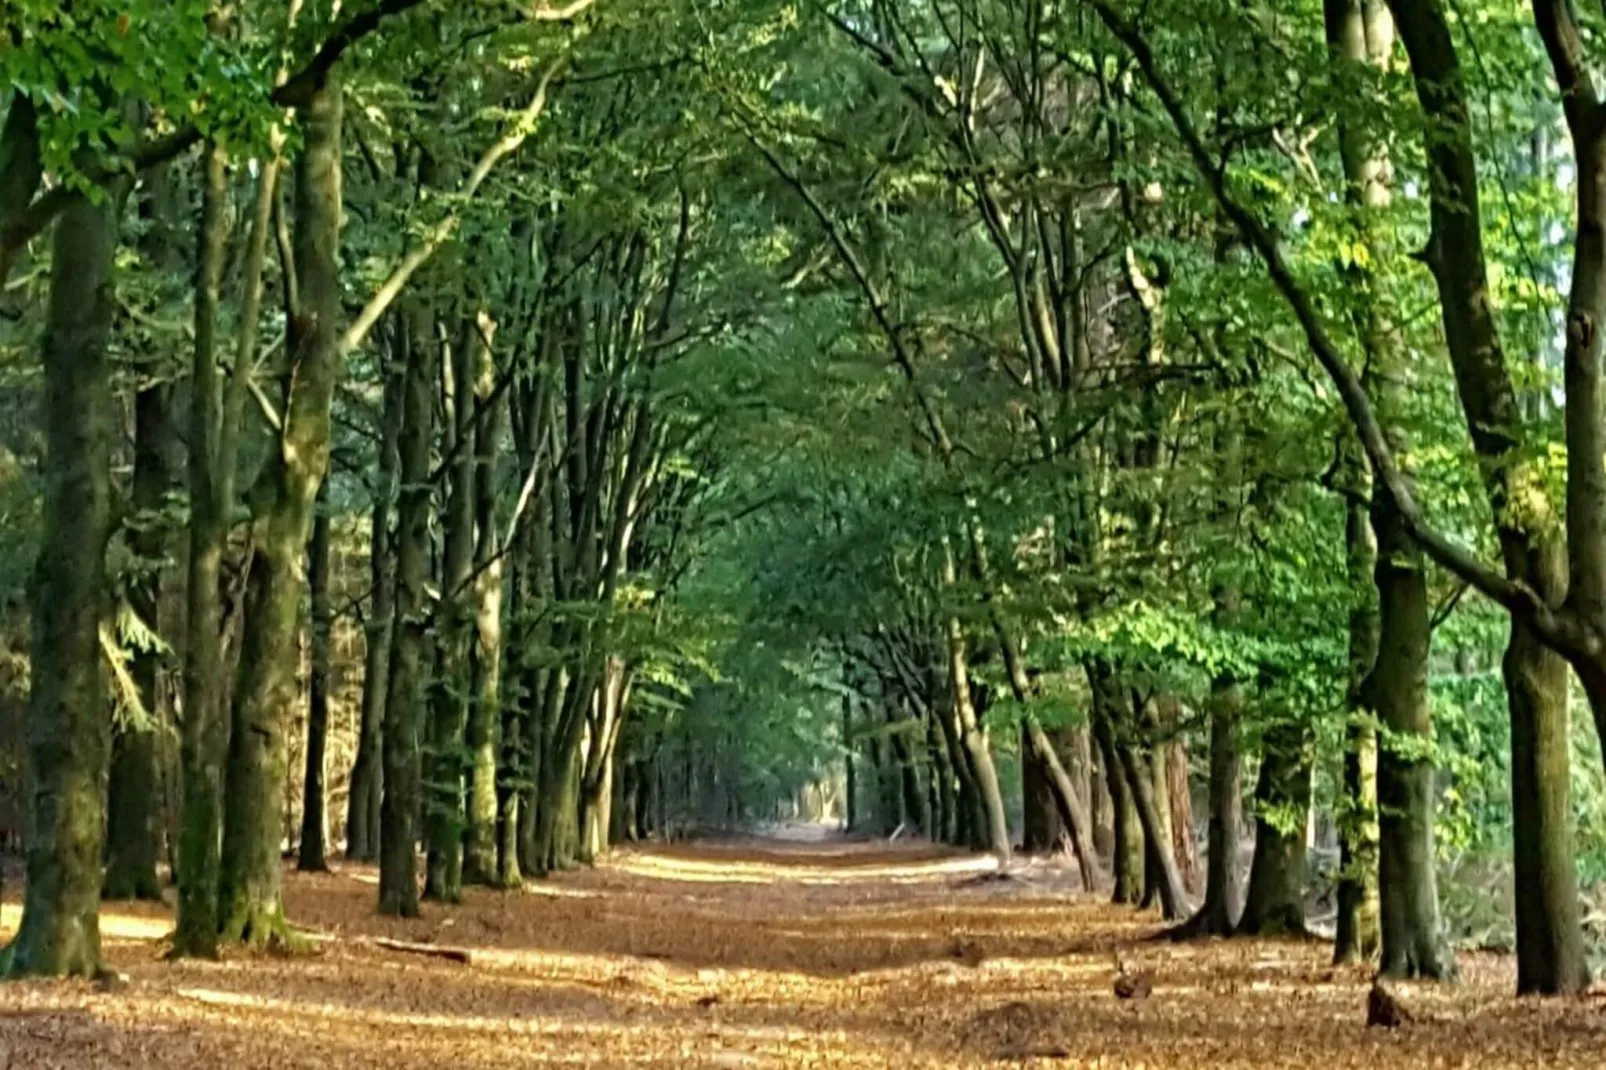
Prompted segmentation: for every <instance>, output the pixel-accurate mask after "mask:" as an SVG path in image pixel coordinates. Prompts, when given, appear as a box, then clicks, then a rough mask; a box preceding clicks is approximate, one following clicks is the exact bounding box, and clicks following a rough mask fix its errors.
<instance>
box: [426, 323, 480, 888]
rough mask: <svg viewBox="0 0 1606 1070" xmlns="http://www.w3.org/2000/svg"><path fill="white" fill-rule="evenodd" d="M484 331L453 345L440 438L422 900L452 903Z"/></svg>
mask: <svg viewBox="0 0 1606 1070" xmlns="http://www.w3.org/2000/svg"><path fill="white" fill-rule="evenodd" d="M482 344H483V343H482V342H481V341H480V340H479V332H478V331H477V330H476V329H475V328H474V327H472V326H465V327H464V328H463V329H462V330H461V331H459V333H458V338H457V340H456V342H455V344H454V345H453V346H452V347H451V358H452V359H451V363H450V365H449V367H448V371H449V372H450V374H449V375H448V376H447V377H446V382H447V386H448V392H447V397H446V406H445V412H446V416H447V423H446V426H445V428H444V430H445V434H444V435H443V436H442V441H443V443H444V452H446V453H448V454H455V458H456V459H455V461H454V463H453V464H452V465H451V472H450V477H451V478H450V486H449V488H448V490H447V495H446V515H445V518H444V520H443V526H444V528H445V546H444V548H443V550H442V553H441V600H440V605H439V608H438V609H437V616H436V624H435V637H436V648H435V664H436V678H435V680H434V681H433V684H432V686H431V687H430V703H429V749H428V765H427V768H426V771H425V777H426V780H427V783H426V789H427V793H428V796H429V800H428V806H427V809H428V818H427V819H426V821H425V836H426V839H427V842H428V847H429V851H428V856H427V858H428V864H427V867H426V870H425V875H424V897H425V898H426V899H439V900H441V901H442V902H446V903H455V902H457V901H458V900H459V899H461V898H462V894H463V825H464V822H463V788H464V783H463V781H464V773H465V771H466V769H467V766H468V753H467V746H466V740H465V736H464V733H465V731H466V729H467V727H468V708H469V703H470V701H471V699H470V688H471V686H472V681H471V672H470V668H469V661H470V658H471V656H472V653H471V652H472V649H473V643H474V615H475V605H474V590H473V586H472V575H473V568H474V445H473V438H472V436H473V433H474V432H473V409H474V404H473V382H474V371H475V364H476V363H477V358H476V354H477V352H478V347H479V346H481V345H482Z"/></svg>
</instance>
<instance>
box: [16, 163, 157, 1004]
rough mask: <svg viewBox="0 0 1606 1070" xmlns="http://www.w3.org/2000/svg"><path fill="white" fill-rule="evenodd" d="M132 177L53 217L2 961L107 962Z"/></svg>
mask: <svg viewBox="0 0 1606 1070" xmlns="http://www.w3.org/2000/svg"><path fill="white" fill-rule="evenodd" d="M124 192H126V191H125V190H116V191H114V192H113V193H112V195H111V196H107V197H102V198H100V203H98V204H97V203H94V202H92V201H91V200H90V199H89V198H87V197H84V196H75V197H73V199H72V201H71V203H70V204H69V206H68V207H67V209H66V210H65V211H64V212H63V213H62V215H61V217H60V218H59V219H58V221H57V223H56V232H55V240H54V244H53V246H52V259H51V263H52V269H51V281H50V307H49V312H48V317H49V318H48V320H47V322H46V327H45V336H44V343H43V346H42V363H43V367H44V404H43V426H44V432H45V463H44V508H43V520H42V526H41V531H40V539H39V556H38V558H37V560H36V563H35V565H34V573H33V578H32V586H31V591H30V594H31V599H30V600H31V603H32V611H33V612H32V643H31V649H30V657H31V665H32V671H31V673H30V681H31V682H30V687H29V692H28V739H27V743H28V748H27V749H28V769H29V793H28V859H27V865H28V875H27V883H26V886H25V888H24V891H23V903H22V924H21V926H20V928H19V929H18V930H17V934H16V936H15V937H14V938H13V940H12V942H11V944H10V946H9V947H7V948H6V950H5V951H4V952H3V953H0V973H3V974H4V975H5V976H9V977H20V976H26V975H44V976H65V975H77V976H91V975H94V974H95V973H97V972H98V971H99V970H100V968H101V961H100V920H99V911H100V884H101V849H102V846H103V844H104V838H105V807H104V795H103V791H104V786H105V777H106V772H107V760H108V752H109V749H110V739H109V732H108V718H107V711H108V707H107V692H106V678H105V668H104V661H103V655H102V652H101V648H100V628H101V624H102V621H103V620H104V619H105V614H106V609H107V604H106V570H105V554H106V540H107V538H108V537H109V536H110V532H111V475H110V466H111V434H112V412H111V407H112V406H111V401H112V397H111V366H110V362H109V360H108V357H107V350H106V341H107V334H108V332H109V330H110V327H111V320H112V261H113V257H114V255H115V253H116V249H117V232H118V227H117V219H118V215H119V213H120V211H121V204H122V200H123V194H124Z"/></svg>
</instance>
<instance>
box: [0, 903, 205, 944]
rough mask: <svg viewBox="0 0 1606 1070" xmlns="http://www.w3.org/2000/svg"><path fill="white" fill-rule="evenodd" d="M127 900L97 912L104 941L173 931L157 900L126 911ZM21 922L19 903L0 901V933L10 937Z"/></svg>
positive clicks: (151, 937) (155, 937)
mask: <svg viewBox="0 0 1606 1070" xmlns="http://www.w3.org/2000/svg"><path fill="white" fill-rule="evenodd" d="M125 906H126V904H120V903H119V904H112V905H110V906H108V907H106V908H105V909H103V910H102V911H101V912H100V938H101V940H102V941H103V942H112V941H133V942H139V941H147V940H161V939H165V938H166V937H167V935H168V934H169V933H171V932H172V931H173V919H172V918H171V917H170V916H169V915H168V914H167V913H166V911H165V909H164V908H163V907H162V906H160V905H159V904H149V905H147V907H146V909H147V910H149V911H151V913H147V914H136V913H131V912H127V911H125V909H124V908H125ZM21 923H22V904H21V903H3V904H0V933H3V934H4V935H5V936H6V937H9V936H10V935H11V934H12V933H14V932H16V931H17V926H18V925H20V924H21Z"/></svg>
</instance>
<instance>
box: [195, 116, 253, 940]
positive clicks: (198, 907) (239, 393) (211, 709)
mask: <svg viewBox="0 0 1606 1070" xmlns="http://www.w3.org/2000/svg"><path fill="white" fill-rule="evenodd" d="M205 161H206V162H205V165H204V175H205V181H204V183H203V187H202V194H201V226H200V232H199V234H198V236H197V240H198V243H199V250H198V255H197V271H196V280H197V281H196V299H195V346H194V366H193V369H192V371H191V375H190V441H189V483H190V532H189V535H190V546H189V568H188V576H187V583H186V587H185V600H186V609H185V644H184V715H183V723H182V726H181V731H182V736H181V739H180V746H179V764H180V767H181V773H182V778H183V801H182V804H181V809H182V817H181V820H180V827H179V844H178V860H179V867H178V917H177V922H176V925H175V927H174V932H173V949H172V950H173V954H175V955H195V956H200V957H206V958H211V957H215V956H216V954H217V939H218V880H219V866H220V864H221V859H220V857H219V844H220V841H221V838H222V825H223V775H224V761H225V758H226V755H227V751H228V746H229V732H230V727H231V726H230V718H229V708H228V702H229V698H228V672H229V664H228V650H227V643H226V635H227V633H228V631H229V630H230V629H229V624H228V621H227V620H225V618H224V611H223V597H222V590H221V588H222V584H223V556H224V552H225V550H226V548H227V542H228V535H229V527H230V524H231V522H232V519H233V512H234V502H235V493H234V490H235V484H236V472H235V469H236V461H237V457H236V453H237V445H238V442H239V431H240V417H241V411H242V409H243V408H244V404H245V394H246V389H247V384H248V380H249V378H250V377H249V376H248V375H245V374H235V375H234V376H233V377H232V378H231V379H230V382H229V385H228V387H227V388H226V389H225V388H224V387H223V385H222V383H221V382H220V379H219V376H218V359H217V346H216V334H217V309H218V301H219V290H220V287H221V283H222V271H223V252H224V245H225V242H226V240H227V236H228V234H227V226H226V223H225V209H226V201H227V197H228V168H227V161H226V158H225V156H224V154H223V150H222V149H221V148H220V147H219V146H217V145H215V144H209V145H208V146H207V150H206V154H205ZM279 171H280V161H279V158H278V157H277V156H275V157H272V158H270V159H269V160H268V161H267V162H266V163H264V164H263V166H262V171H261V174H260V177H259V178H258V180H257V197H256V205H255V209H254V212H253V215H252V220H251V236H250V240H249V245H248V246H247V250H246V260H245V268H244V275H245V285H244V291H245V294H244V299H243V300H242V302H241V308H240V320H239V333H238V335H237V337H236V344H235V354H234V364H235V368H236V369H239V370H240V371H241V372H243V370H244V369H246V368H248V367H251V366H252V365H253V364H254V363H255V359H256V337H257V327H258V317H259V314H260V312H261V307H262V291H263V285H262V279H263V267H264V265H265V263H266V259H267V241H268V230H269V227H270V224H271V219H272V211H273V206H274V204H275V203H276V202H277V200H278V190H279Z"/></svg>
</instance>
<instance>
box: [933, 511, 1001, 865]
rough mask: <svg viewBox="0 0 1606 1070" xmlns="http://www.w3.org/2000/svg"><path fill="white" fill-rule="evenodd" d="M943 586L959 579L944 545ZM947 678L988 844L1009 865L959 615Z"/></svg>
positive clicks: (950, 634)
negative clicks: (978, 799)
mask: <svg viewBox="0 0 1606 1070" xmlns="http://www.w3.org/2000/svg"><path fill="white" fill-rule="evenodd" d="M942 579H943V586H944V587H946V588H948V589H949V590H952V589H953V588H954V587H955V586H956V585H957V584H958V582H959V579H958V571H957V570H956V569H955V567H954V556H953V550H952V548H950V547H949V546H948V545H947V544H946V543H944V546H943V574H942ZM946 628H947V641H948V682H949V685H950V686H951V687H952V688H953V703H954V719H955V721H956V727H957V729H958V734H959V740H960V743H961V744H962V746H963V747H964V752H965V755H966V757H967V758H968V759H969V762H970V769H971V772H972V773H973V774H974V776H975V783H976V789H977V792H978V794H979V796H980V798H981V803H982V806H983V808H984V811H985V813H986V819H987V824H986V830H987V846H988V848H989V849H990V850H991V851H992V853H993V854H994V855H995V856H996V857H997V858H998V862H999V864H1000V865H1008V864H1009V858H1010V842H1009V840H1010V837H1009V820H1008V818H1007V816H1006V815H1005V812H1004V793H1003V790H1002V789H1001V788H1000V786H999V783H998V769H997V767H996V766H995V765H994V764H993V751H992V746H991V744H990V743H989V742H988V739H987V733H986V732H985V731H984V730H983V729H982V727H981V721H980V719H979V718H978V717H977V715H976V705H975V700H974V698H973V697H972V694H971V688H970V663H969V656H968V655H967V653H966V650H965V634H964V629H963V626H962V625H961V624H960V622H959V618H958V617H953V616H950V617H949V618H948V620H947V625H946Z"/></svg>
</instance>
